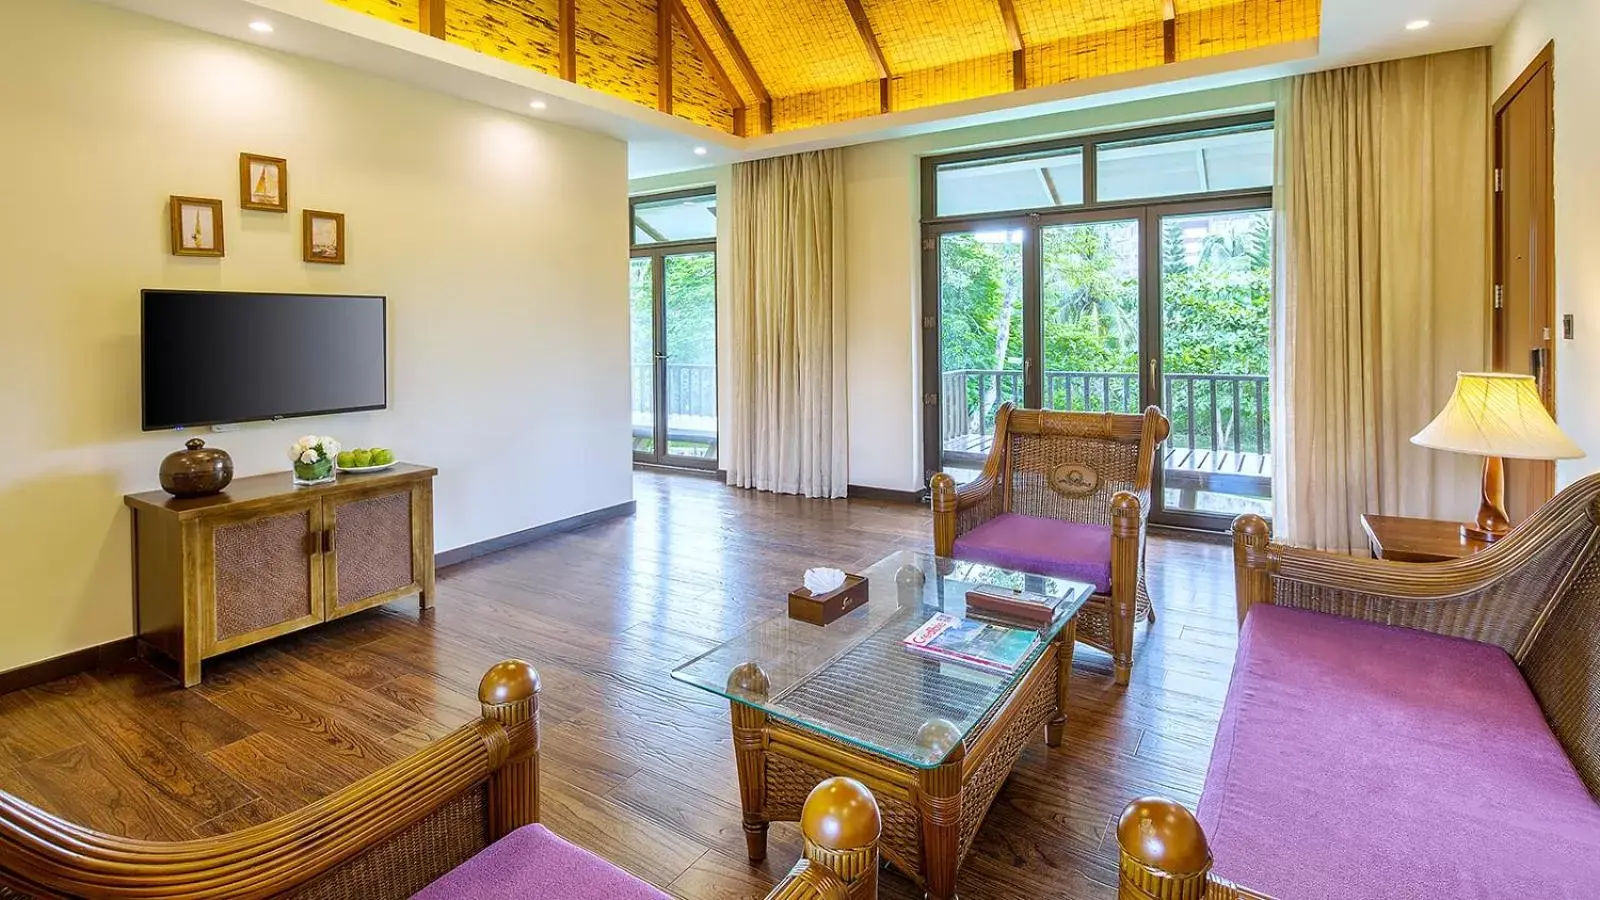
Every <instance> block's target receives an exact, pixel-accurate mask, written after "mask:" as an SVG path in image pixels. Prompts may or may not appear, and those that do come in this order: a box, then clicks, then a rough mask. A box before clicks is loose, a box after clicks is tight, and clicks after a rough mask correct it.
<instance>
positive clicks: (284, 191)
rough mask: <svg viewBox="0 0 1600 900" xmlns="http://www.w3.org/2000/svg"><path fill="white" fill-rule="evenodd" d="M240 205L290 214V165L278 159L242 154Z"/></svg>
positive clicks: (240, 160)
mask: <svg viewBox="0 0 1600 900" xmlns="http://www.w3.org/2000/svg"><path fill="white" fill-rule="evenodd" d="M239 206H240V207H242V208H244V209H258V210H261V211H262V212H279V213H286V212H288V211H289V163H288V162H287V161H285V160H282V159H279V158H277V157H276V156H259V155H257V154H255V153H241V154H239Z"/></svg>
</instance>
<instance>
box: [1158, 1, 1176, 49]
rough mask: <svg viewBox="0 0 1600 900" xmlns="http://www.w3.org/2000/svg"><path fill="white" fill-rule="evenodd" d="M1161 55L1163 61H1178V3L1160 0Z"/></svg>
mask: <svg viewBox="0 0 1600 900" xmlns="http://www.w3.org/2000/svg"><path fill="white" fill-rule="evenodd" d="M1161 57H1162V61H1163V62H1167V63H1175V62H1177V61H1178V5H1177V4H1176V3H1175V2H1173V0H1161Z"/></svg>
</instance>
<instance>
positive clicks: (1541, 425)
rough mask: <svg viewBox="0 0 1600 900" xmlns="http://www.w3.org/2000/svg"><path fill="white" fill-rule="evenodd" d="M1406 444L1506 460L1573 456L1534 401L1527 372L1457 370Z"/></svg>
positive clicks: (1575, 449)
mask: <svg viewBox="0 0 1600 900" xmlns="http://www.w3.org/2000/svg"><path fill="white" fill-rule="evenodd" d="M1411 443H1413V444H1416V445H1418V446H1421V447H1431V448H1433V449H1435V450H1453V451H1455V452H1457V453H1472V454H1476V455H1478V456H1500V457H1505V458H1507V459H1576V458H1578V457H1580V456H1583V455H1584V452H1583V449H1582V448H1580V447H1579V446H1578V445H1577V444H1574V443H1573V442H1572V439H1571V438H1569V437H1567V435H1566V433H1565V432H1563V431H1562V430H1561V427H1560V426H1558V425H1557V424H1556V421H1555V419H1552V418H1550V413H1549V412H1548V411H1546V410H1545V408H1544V402H1543V401H1542V400H1540V399H1539V392H1538V390H1537V388H1536V387H1535V383H1534V380H1533V376H1531V375H1508V374H1501V373H1492V372H1461V373H1459V374H1457V375H1456V389H1455V393H1453V394H1451V395H1450V402H1449V403H1446V404H1445V406H1444V409H1442V410H1440V411H1439V415H1437V416H1435V417H1434V419H1433V421H1432V422H1429V423H1428V426H1427V427H1426V428H1424V429H1422V430H1421V431H1419V432H1417V433H1416V434H1415V435H1413V436H1412V438H1411Z"/></svg>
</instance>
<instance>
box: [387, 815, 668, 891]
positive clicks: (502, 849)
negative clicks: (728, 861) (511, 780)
mask: <svg viewBox="0 0 1600 900" xmlns="http://www.w3.org/2000/svg"><path fill="white" fill-rule="evenodd" d="M412 900H669V898H668V897H667V895H666V894H663V893H661V892H660V891H658V890H656V889H655V888H653V887H651V886H650V885H648V884H646V883H644V882H643V881H640V880H639V879H637V878H635V877H633V876H632V875H629V874H628V873H627V872H624V871H622V870H621V869H619V868H617V867H616V866H613V865H612V864H610V863H608V862H606V861H605V860H603V859H601V858H600V857H598V856H595V855H594V854H593V853H590V852H589V851H587V850H584V849H582V848H580V847H575V846H573V845H572V844H569V843H567V842H566V841H564V840H562V839H561V838H558V837H556V836H555V835H554V834H551V833H550V830H549V829H548V828H545V827H544V826H543V825H529V826H527V827H525V828H518V829H517V830H516V831H513V832H511V833H510V834H508V835H506V836H505V837H503V838H501V839H500V840H498V841H495V842H494V843H493V844H490V845H489V846H488V847H487V848H485V849H484V850H483V851H482V852H480V853H479V854H478V855H477V856H474V857H473V858H471V859H469V860H467V861H466V862H465V863H462V864H461V865H460V866H458V867H457V868H456V869H455V870H453V871H451V872H449V873H448V874H446V875H445V876H444V877H443V878H440V879H439V880H438V881H435V882H434V883H433V884H430V885H428V886H427V887H425V888H423V889H422V890H421V892H419V893H418V894H417V895H416V896H415V897H413V898H412Z"/></svg>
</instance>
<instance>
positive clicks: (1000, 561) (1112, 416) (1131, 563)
mask: <svg viewBox="0 0 1600 900" xmlns="http://www.w3.org/2000/svg"><path fill="white" fill-rule="evenodd" d="M1169 428H1170V426H1169V424H1168V422H1167V420H1166V418H1165V417H1164V416H1162V415H1161V410H1160V409H1157V408H1156V407H1154V406H1152V407H1150V408H1149V409H1146V410H1145V411H1144V414H1143V415H1125V414H1118V413H1086V412H1056V411H1054V410H1039V409H1017V408H1014V407H1012V405H1011V404H1009V403H1005V404H1001V406H1000V411H999V413H998V414H997V416H996V418H995V436H994V445H993V446H992V447H990V449H989V457H988V459H987V460H985V461H984V465H983V471H982V472H981V473H980V474H979V476H978V477H977V478H976V479H974V480H973V481H970V482H968V483H967V484H964V485H961V486H960V487H957V486H956V482H955V479H953V478H951V477H950V476H949V475H948V474H946V473H944V472H940V473H939V474H937V475H935V476H933V480H932V482H931V488H932V492H933V543H934V550H935V552H937V553H938V554H939V555H940V556H953V557H956V558H959V559H968V560H974V561H978V562H987V563H992V564H994V565H999V566H1006V567H1009V568H1014V569H1019V570H1022V571H1025V572H1036V573H1038V574H1041V575H1058V576H1061V577H1064V578H1073V579H1075V580H1079V581H1089V582H1093V583H1095V585H1096V592H1095V594H1094V596H1093V598H1091V599H1090V601H1089V604H1088V605H1087V606H1085V607H1084V608H1083V611H1082V612H1081V613H1079V614H1078V640H1079V641H1081V642H1083V643H1085V644H1088V645H1089V646H1091V647H1096V648H1098V649H1100V650H1104V651H1105V652H1107V653H1109V654H1111V659H1112V663H1113V666H1114V667H1115V674H1116V680H1117V683H1118V684H1127V683H1128V678H1129V676H1130V674H1131V673H1132V671H1133V629H1134V626H1135V625H1136V624H1137V623H1138V622H1139V621H1140V620H1142V619H1149V620H1150V621H1151V622H1154V621H1155V618H1156V615H1155V609H1154V607H1152V606H1151V604H1150V593H1149V591H1148V590H1147V589H1146V587H1145V577H1144V571H1145V569H1144V544H1145V540H1144V538H1145V524H1146V520H1147V518H1148V516H1149V514H1150V482H1151V480H1152V479H1153V478H1154V476H1155V466H1156V460H1158V459H1159V458H1160V450H1161V443H1162V442H1163V441H1165V440H1166V439H1167V432H1168V430H1169Z"/></svg>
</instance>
